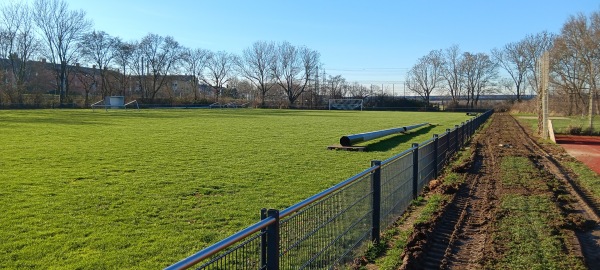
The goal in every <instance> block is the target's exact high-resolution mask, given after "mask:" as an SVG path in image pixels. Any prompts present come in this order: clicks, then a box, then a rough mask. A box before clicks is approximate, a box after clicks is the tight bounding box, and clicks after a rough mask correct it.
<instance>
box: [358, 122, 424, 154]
mask: <svg viewBox="0 0 600 270" xmlns="http://www.w3.org/2000/svg"><path fill="white" fill-rule="evenodd" d="M433 128H435V125H428V126H426V127H423V128H420V129H418V130H415V131H411V132H409V133H403V134H397V135H393V136H391V137H389V138H387V139H384V140H381V141H378V142H376V143H372V144H368V145H365V146H367V148H368V149H369V152H373V151H377V152H385V151H388V150H390V149H392V148H394V147H396V146H398V145H400V144H403V143H407V142H410V141H412V140H413V139H414V138H416V137H418V136H421V135H424V134H427V133H429V131H431V130H432V129H433ZM419 143H421V142H419Z"/></svg>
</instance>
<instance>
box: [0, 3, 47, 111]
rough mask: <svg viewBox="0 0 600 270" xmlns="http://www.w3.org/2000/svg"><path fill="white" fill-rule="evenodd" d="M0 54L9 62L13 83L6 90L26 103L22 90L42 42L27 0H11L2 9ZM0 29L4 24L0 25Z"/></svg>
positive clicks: (0, 14) (15, 99)
mask: <svg viewBox="0 0 600 270" xmlns="http://www.w3.org/2000/svg"><path fill="white" fill-rule="evenodd" d="M0 25H2V26H4V27H3V28H4V29H3V30H0V58H7V59H8V60H9V63H10V68H11V72H10V73H9V74H7V75H10V76H11V77H12V78H11V80H10V81H12V82H13V83H12V85H11V86H9V87H8V88H7V89H8V91H7V94H8V96H9V99H10V101H11V102H12V103H23V100H22V99H23V96H22V94H23V92H24V91H25V83H26V79H27V76H28V72H29V71H30V69H29V61H30V60H31V57H32V56H33V54H35V53H37V52H38V50H39V48H40V45H39V41H38V40H37V38H36V37H35V33H34V31H33V23H32V13H31V9H30V8H29V6H27V4H26V3H20V2H12V3H10V4H7V5H4V6H2V7H1V10H0ZM0 29H1V28H0Z"/></svg>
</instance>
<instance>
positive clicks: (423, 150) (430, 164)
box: [417, 139, 436, 193]
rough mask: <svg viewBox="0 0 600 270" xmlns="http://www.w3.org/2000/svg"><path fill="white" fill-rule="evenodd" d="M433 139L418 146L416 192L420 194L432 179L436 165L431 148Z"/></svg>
mask: <svg viewBox="0 0 600 270" xmlns="http://www.w3.org/2000/svg"><path fill="white" fill-rule="evenodd" d="M433 146H434V145H433V139H430V140H428V141H426V142H424V143H423V144H422V145H420V146H419V178H418V179H417V183H418V186H417V191H418V193H421V191H423V187H424V186H425V185H427V184H428V183H429V181H430V180H431V179H433V177H434V173H435V171H434V170H435V169H436V164H435V156H434V148H433Z"/></svg>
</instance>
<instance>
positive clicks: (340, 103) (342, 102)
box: [329, 99, 363, 111]
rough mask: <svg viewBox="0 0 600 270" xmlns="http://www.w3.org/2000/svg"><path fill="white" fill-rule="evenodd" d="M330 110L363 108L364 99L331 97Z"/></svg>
mask: <svg viewBox="0 0 600 270" xmlns="http://www.w3.org/2000/svg"><path fill="white" fill-rule="evenodd" d="M329 109H330V110H359V109H360V110H361V111H362V109H363V100H362V99H330V100H329Z"/></svg>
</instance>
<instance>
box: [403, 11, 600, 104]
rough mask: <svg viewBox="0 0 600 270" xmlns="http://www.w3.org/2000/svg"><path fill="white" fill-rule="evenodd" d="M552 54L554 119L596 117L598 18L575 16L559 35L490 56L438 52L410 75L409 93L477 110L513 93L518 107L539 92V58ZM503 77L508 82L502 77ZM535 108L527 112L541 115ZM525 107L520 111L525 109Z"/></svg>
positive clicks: (509, 46) (456, 49) (526, 40)
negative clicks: (493, 97)
mask: <svg viewBox="0 0 600 270" xmlns="http://www.w3.org/2000/svg"><path fill="white" fill-rule="evenodd" d="M545 52H547V53H548V54H549V85H548V88H549V89H548V90H549V93H550V110H551V111H552V112H554V113H556V114H564V115H588V116H593V114H594V110H595V111H596V114H597V112H598V110H599V109H600V107H599V106H600V105H599V104H598V102H597V100H598V97H599V96H598V95H599V93H598V90H597V80H598V75H599V71H600V13H599V12H598V11H596V12H593V13H592V14H591V15H589V16H586V15H584V14H578V15H574V16H571V17H570V18H569V19H568V20H567V21H566V22H565V23H564V25H563V27H562V29H561V31H560V33H558V34H553V33H549V32H546V31H544V32H540V33H537V34H530V35H527V36H526V37H525V38H523V39H522V40H520V41H516V42H512V43H508V44H506V45H504V46H503V47H501V48H496V49H493V50H492V51H491V52H490V53H483V52H479V53H472V52H461V50H460V48H459V46H458V45H454V46H452V47H450V48H447V49H444V50H434V51H431V52H430V53H429V54H427V55H425V56H423V57H421V58H420V59H419V60H418V61H417V63H416V64H415V65H414V66H413V67H412V68H411V69H410V70H409V71H408V73H407V77H406V85H407V88H408V89H410V90H411V91H412V92H414V93H416V94H418V95H420V96H422V97H423V99H424V100H426V101H429V96H430V95H431V94H432V93H436V94H441V95H448V96H450V97H451V98H452V103H453V104H454V105H458V104H459V103H461V104H462V106H469V107H473V106H477V104H478V101H479V96H481V95H484V94H494V93H499V92H503V93H510V94H513V95H515V99H516V101H521V98H522V96H523V95H524V94H525V93H526V91H527V90H529V91H530V92H531V93H535V94H536V95H537V94H538V93H539V92H540V85H541V82H540V72H541V70H540V64H539V63H540V58H541V56H542V54H544V53H545ZM499 74H504V76H499ZM537 96H538V100H537V101H535V102H536V103H537V104H534V105H533V106H529V108H530V110H529V111H530V112H537V111H538V110H539V109H540V106H541V100H540V98H541V95H537ZM526 107H527V106H521V108H526Z"/></svg>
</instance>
